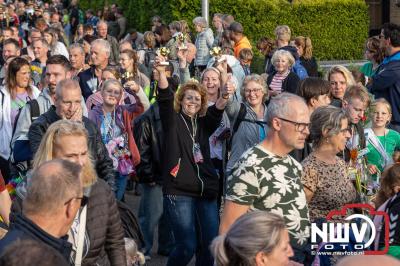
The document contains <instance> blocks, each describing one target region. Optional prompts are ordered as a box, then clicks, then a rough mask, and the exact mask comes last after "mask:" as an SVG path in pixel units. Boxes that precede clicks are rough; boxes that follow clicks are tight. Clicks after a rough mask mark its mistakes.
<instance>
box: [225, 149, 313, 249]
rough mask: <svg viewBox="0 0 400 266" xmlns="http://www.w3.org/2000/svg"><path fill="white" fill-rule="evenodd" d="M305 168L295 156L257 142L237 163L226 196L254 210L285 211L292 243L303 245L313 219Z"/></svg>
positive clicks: (298, 247) (308, 234) (282, 214)
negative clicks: (280, 153) (303, 173)
mask: <svg viewBox="0 0 400 266" xmlns="http://www.w3.org/2000/svg"><path fill="white" fill-rule="evenodd" d="M301 171H302V167H301V165H300V164H299V163H298V162H297V161H296V160H295V159H293V158H292V157H291V156H289V155H287V156H285V157H280V156H277V155H275V154H273V153H271V152H269V151H268V150H266V149H265V148H263V147H262V146H261V145H257V146H255V147H253V148H251V149H249V150H248V151H247V152H245V153H244V154H243V156H242V157H241V159H240V160H239V161H238V162H237V163H236V164H235V166H234V167H233V170H232V174H231V175H230V176H229V177H228V181H227V182H228V188H227V196H226V199H227V200H229V201H232V202H234V203H237V204H242V205H250V210H261V211H269V212H272V213H276V214H279V215H281V216H282V217H283V218H284V219H285V221H286V226H287V229H288V231H289V235H290V240H291V245H292V247H294V248H297V249H303V247H304V246H305V245H307V241H308V238H309V236H310V222H309V217H308V207H307V202H306V196H305V194H304V190H303V185H302V184H301V182H300V176H301Z"/></svg>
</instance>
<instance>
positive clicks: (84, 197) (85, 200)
mask: <svg viewBox="0 0 400 266" xmlns="http://www.w3.org/2000/svg"><path fill="white" fill-rule="evenodd" d="M75 199H77V200H81V207H84V206H86V204H87V202H88V197H87V196H85V195H83V196H82V197H73V198H71V199H69V200H67V201H66V202H64V205H67V204H68V203H70V202H71V201H73V200H75Z"/></svg>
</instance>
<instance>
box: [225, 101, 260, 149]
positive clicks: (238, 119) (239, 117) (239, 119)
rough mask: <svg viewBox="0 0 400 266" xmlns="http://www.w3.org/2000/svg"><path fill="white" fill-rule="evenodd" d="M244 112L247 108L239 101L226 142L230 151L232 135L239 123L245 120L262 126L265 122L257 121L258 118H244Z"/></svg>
mask: <svg viewBox="0 0 400 266" xmlns="http://www.w3.org/2000/svg"><path fill="white" fill-rule="evenodd" d="M246 114H247V109H246V106H245V105H244V103H240V109H239V112H238V115H237V117H236V120H235V122H234V124H233V127H232V131H231V136H230V139H229V141H228V142H227V146H226V147H227V149H226V150H227V151H228V152H230V151H231V148H232V140H233V136H234V135H235V133H236V131H238V129H239V126H240V124H241V123H242V122H243V121H245V122H249V123H254V124H258V125H259V126H262V127H264V125H266V124H267V122H265V121H258V120H252V119H246V118H245V117H246Z"/></svg>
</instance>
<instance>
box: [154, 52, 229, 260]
mask: <svg viewBox="0 0 400 266" xmlns="http://www.w3.org/2000/svg"><path fill="white" fill-rule="evenodd" d="M155 61H156V63H155V69H156V71H157V72H158V73H159V81H158V96H157V102H158V104H159V108H160V118H161V123H162V127H163V130H164V141H165V145H164V149H163V152H162V161H163V166H162V175H163V181H164V188H163V192H164V201H165V206H166V211H167V215H168V219H169V221H170V223H171V226H172V230H173V233H174V237H175V248H174V250H173V251H172V252H171V253H170V256H169V259H168V263H167V265H171V266H172V265H173V266H179V265H187V264H188V263H189V262H190V260H191V259H192V257H193V255H194V254H195V252H196V251H197V250H198V251H199V252H198V253H197V255H198V256H197V257H196V259H197V262H196V265H212V264H213V258H212V256H211V253H210V251H209V248H208V247H209V245H210V244H211V241H212V240H213V238H215V237H216V236H217V234H218V223H219V222H218V220H219V219H218V209H217V195H218V174H217V172H216V171H215V169H214V166H213V164H212V162H211V158H210V144H209V138H210V136H211V134H212V133H213V132H214V131H215V130H216V129H217V128H218V126H219V125H220V123H221V119H222V114H223V112H224V108H225V105H226V104H227V101H228V99H229V97H230V95H232V94H233V93H234V90H233V86H232V87H225V88H223V90H222V91H221V94H220V97H219V98H218V100H217V102H216V103H215V104H214V105H212V106H210V107H207V106H208V104H207V96H206V95H207V91H206V88H205V87H204V86H203V85H201V84H199V83H197V82H188V83H186V84H183V85H182V86H181V87H180V89H179V90H178V92H177V93H176V94H175V97H174V93H173V91H172V89H171V88H170V87H169V84H168V81H167V78H166V75H165V66H162V65H161V64H160V62H161V61H163V59H162V58H161V57H157V58H156V60H155ZM196 224H198V225H199V226H198V229H199V231H198V232H197V233H196ZM197 236H199V240H197V238H196V237H197ZM197 243H200V247H197Z"/></svg>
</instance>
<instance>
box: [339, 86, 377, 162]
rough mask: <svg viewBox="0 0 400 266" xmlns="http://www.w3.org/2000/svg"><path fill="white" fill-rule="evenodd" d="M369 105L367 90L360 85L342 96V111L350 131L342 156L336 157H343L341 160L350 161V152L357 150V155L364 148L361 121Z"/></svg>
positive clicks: (364, 142) (349, 89)
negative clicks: (345, 115)
mask: <svg viewBox="0 0 400 266" xmlns="http://www.w3.org/2000/svg"><path fill="white" fill-rule="evenodd" d="M369 104H370V99H369V95H368V92H367V90H366V89H365V88H364V87H363V86H360V85H355V86H351V87H350V88H348V89H347V90H346V93H345V94H344V96H343V107H342V108H343V110H344V111H345V112H346V114H347V116H348V118H349V124H350V129H351V132H350V134H351V137H350V139H349V141H348V142H347V143H346V148H345V150H344V154H339V155H338V156H340V157H343V160H345V161H346V162H348V161H349V160H350V152H351V150H357V151H358V152H357V153H359V152H360V151H361V150H362V149H365V147H366V141H365V135H364V128H363V126H362V121H363V120H364V119H365V110H366V109H367V108H368V106H369Z"/></svg>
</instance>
